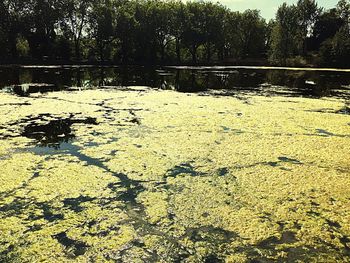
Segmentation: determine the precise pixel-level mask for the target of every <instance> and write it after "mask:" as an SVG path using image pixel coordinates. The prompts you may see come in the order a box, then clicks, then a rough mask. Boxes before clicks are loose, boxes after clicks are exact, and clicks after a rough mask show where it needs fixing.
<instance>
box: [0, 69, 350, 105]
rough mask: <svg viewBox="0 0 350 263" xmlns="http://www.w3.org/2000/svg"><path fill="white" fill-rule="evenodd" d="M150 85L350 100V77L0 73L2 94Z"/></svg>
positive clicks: (241, 72) (252, 72)
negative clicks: (4, 92) (4, 91)
mask: <svg viewBox="0 0 350 263" xmlns="http://www.w3.org/2000/svg"><path fill="white" fill-rule="evenodd" d="M127 86H148V87H150V88H160V89H173V90H177V91H180V92H201V91H220V94H221V95H225V94H227V95H231V94H240V93H251V92H253V93H261V94H263V95H283V96H303V97H315V98H319V97H338V98H346V99H349V98H350V72H338V71H291V70H263V69H232V68H220V69H218V68H201V67H198V68H195V69H189V68H182V69H179V68H170V67H163V68H146V67H110V68H108V67H100V68H96V67H68V66H67V67H52V68H34V67H32V68H20V67H3V68H0V89H7V90H9V91H12V92H14V93H16V94H17V95H21V96H27V95H29V94H30V93H37V92H51V91H57V90H67V89H72V88H73V89H74V88H77V87H80V88H82V89H88V88H95V87H102V88H118V87H127Z"/></svg>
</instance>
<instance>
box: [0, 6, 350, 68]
mask: <svg viewBox="0 0 350 263" xmlns="http://www.w3.org/2000/svg"><path fill="white" fill-rule="evenodd" d="M0 47H1V49H0V62H1V61H2V62H4V61H25V60H31V61H45V60H47V61H89V62H96V63H101V62H102V63H118V64H119V63H121V64H157V63H160V64H162V63H174V64H175V63H178V64H179V63H193V64H197V63H234V62H239V61H269V62H270V63H272V64H278V65H294V64H295V65H299V64H301V65H303V64H305V65H306V64H308V63H311V64H314V65H315V64H317V65H339V66H348V65H349V63H350V62H349V61H350V3H349V0H340V1H339V3H338V4H337V5H336V6H335V7H334V8H333V9H330V10H325V9H323V8H321V7H319V6H318V5H317V3H316V2H315V1H314V0H299V1H298V2H297V3H296V4H293V5H288V4H286V3H284V4H282V5H281V6H280V7H279V9H278V11H277V14H276V17H275V19H272V20H271V21H268V22H267V21H266V20H265V19H264V18H263V17H262V16H261V15H260V12H259V11H258V10H246V11H245V12H233V11H231V10H230V9H228V8H226V7H225V6H223V5H221V4H219V3H213V2H208V1H195V2H186V3H184V2H182V1H179V0H167V1H159V0H1V1H0Z"/></svg>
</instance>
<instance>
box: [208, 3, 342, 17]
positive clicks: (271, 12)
mask: <svg viewBox="0 0 350 263" xmlns="http://www.w3.org/2000/svg"><path fill="white" fill-rule="evenodd" d="M213 2H220V3H221V4H223V5H225V6H227V7H229V8H230V9H231V10H232V11H244V10H246V9H258V10H260V11H261V15H262V16H263V17H264V18H265V19H267V20H270V19H271V18H274V17H275V14H276V11H277V9H278V7H279V6H280V5H281V4H282V3H283V2H287V3H289V4H293V3H296V2H297V0H213ZM317 3H318V5H319V6H321V7H324V8H326V9H329V8H333V7H335V6H336V4H337V3H338V0H318V1H317Z"/></svg>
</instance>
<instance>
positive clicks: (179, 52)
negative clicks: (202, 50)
mask: <svg viewBox="0 0 350 263" xmlns="http://www.w3.org/2000/svg"><path fill="white" fill-rule="evenodd" d="M176 57H177V63H181V49H180V40H179V39H178V38H177V39H176Z"/></svg>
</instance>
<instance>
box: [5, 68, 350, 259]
mask: <svg viewBox="0 0 350 263" xmlns="http://www.w3.org/2000/svg"><path fill="white" fill-rule="evenodd" d="M0 89H3V90H4V91H5V92H6V93H0V110H1V116H0V117H2V118H0V139H1V140H0V165H1V167H2V177H0V179H3V178H4V179H5V180H4V183H1V184H0V212H1V213H0V230H2V228H1V225H5V226H6V227H5V230H6V229H7V228H8V229H9V231H11V238H9V237H8V236H9V235H6V233H7V232H4V233H5V235H3V234H1V233H2V232H1V231H0V261H4V262H15V261H18V262H19V261H21V262H22V261H23V262H26V261H25V260H26V258H27V257H28V255H31V256H33V257H35V258H37V257H41V258H42V259H43V261H47V262H49V257H51V255H53V254H55V255H59V256H58V257H59V258H58V260H59V261H66V260H67V259H77V258H79V259H80V260H82V261H98V260H99V259H103V260H112V261H116V262H138V261H137V260H139V259H140V258H142V260H143V261H144V262H158V261H163V262H225V261H227V262H295V261H298V260H299V261H302V262H312V261H314V259H319V258H322V259H324V261H326V262H335V261H337V260H339V259H344V258H345V259H349V258H350V241H349V240H350V238H349V237H350V232H349V231H348V229H349V223H348V222H345V221H344V220H342V218H346V217H347V216H348V215H350V211H349V209H348V207H349V206H347V203H348V202H349V200H350V198H349V196H350V192H349V190H348V189H350V181H349V180H348V179H347V178H349V171H348V163H347V162H346V160H347V158H348V151H347V150H346V149H348V145H349V138H350V134H349V125H350V119H349V112H350V110H349V99H350V73H349V72H341V71H329V70H326V71H311V70H285V69H261V68H260V69H259V68H235V67H212V68H208V67H196V68H194V67H179V68H177V67H162V68H145V67H99V68H98V67H74V66H73V67H72V66H65V67H3V68H0ZM77 90H81V92H71V93H69V91H77ZM162 90H173V91H175V92H173V91H162ZM59 91H68V93H62V92H59ZM111 91H118V92H111ZM124 91H128V92H124ZM129 91H131V92H129ZM147 91H152V92H147ZM55 92H56V95H55V96H51V95H52V94H54V93H55ZM40 94H43V96H37V95H40ZM86 94H87V95H86ZM46 95H48V96H46ZM231 97H232V98H231ZM2 98H5V100H4V101H2V100H1V99H2ZM343 160H345V161H343ZM343 204H344V205H343ZM17 226H20V227H17ZM305 229H306V230H307V231H305ZM6 231H7V230H6ZM12 236H13V237H12ZM320 236H322V238H320ZM40 242H41V243H40ZM50 242H51V243H50ZM47 243H49V244H55V246H51V247H47V246H46V244H47ZM38 244H39V245H38ZM39 246H42V247H43V248H42V249H39V248H38V247H39ZM38 255H39V256H38Z"/></svg>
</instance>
